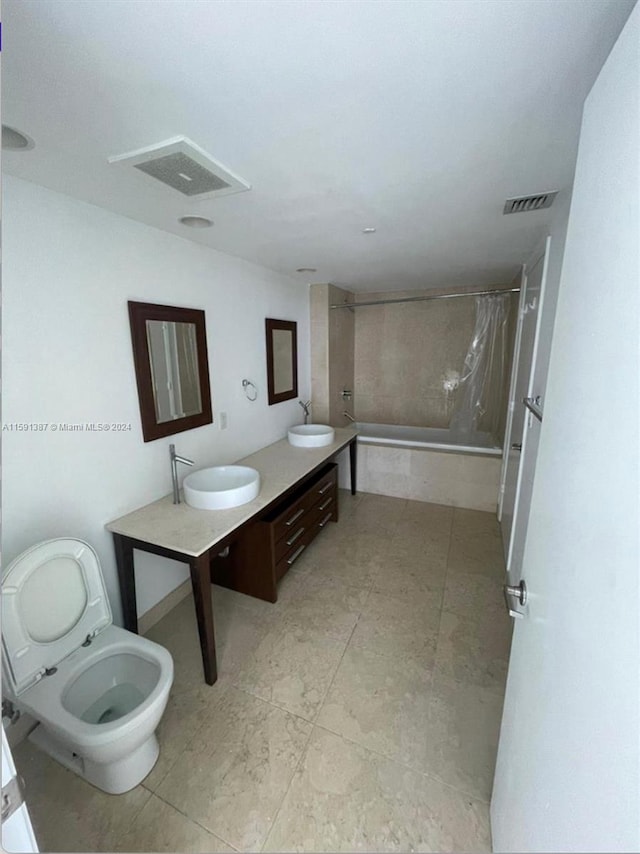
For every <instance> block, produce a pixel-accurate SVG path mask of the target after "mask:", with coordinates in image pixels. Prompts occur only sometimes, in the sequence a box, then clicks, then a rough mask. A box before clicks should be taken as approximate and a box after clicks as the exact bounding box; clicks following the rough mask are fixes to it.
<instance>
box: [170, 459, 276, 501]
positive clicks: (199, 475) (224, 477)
mask: <svg viewBox="0 0 640 854" xmlns="http://www.w3.org/2000/svg"><path fill="white" fill-rule="evenodd" d="M182 488H183V490H184V500H185V501H186V502H187V504H188V505H189V507H195V508H196V510H225V509H228V508H229V507H239V506H240V505H241V504H247V502H249V501H253V499H254V498H255V497H256V496H257V495H258V493H259V492H260V473H259V472H258V471H256V469H252V468H249V467H248V466H213V468H209V469H200V471H194V472H193V473H192V474H189V475H187V477H185V479H184V482H183V484H182Z"/></svg>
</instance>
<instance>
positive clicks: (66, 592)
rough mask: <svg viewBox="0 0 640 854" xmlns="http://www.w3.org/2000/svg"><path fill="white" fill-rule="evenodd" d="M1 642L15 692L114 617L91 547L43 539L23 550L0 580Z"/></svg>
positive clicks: (64, 539) (66, 539)
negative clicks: (0, 603)
mask: <svg viewBox="0 0 640 854" xmlns="http://www.w3.org/2000/svg"><path fill="white" fill-rule="evenodd" d="M2 594H3V595H2V646H3V652H4V659H5V664H6V675H7V678H8V680H9V682H10V685H11V688H12V691H13V693H14V694H15V696H19V695H20V694H22V693H23V692H24V691H26V690H27V689H28V688H29V687H31V686H32V685H34V684H35V683H36V682H38V681H39V680H40V679H41V678H42V677H43V676H44V675H45V671H47V670H50V669H51V668H55V667H57V665H58V664H60V662H61V661H63V660H64V659H65V658H67V657H68V656H69V655H71V654H72V653H73V652H75V650H77V649H79V648H80V647H81V646H82V644H83V643H85V641H86V640H87V638H92V637H94V636H95V635H97V634H98V633H99V632H100V631H101V630H103V629H104V628H105V627H106V626H109V625H111V623H112V619H113V618H112V614H111V607H110V605H109V599H108V596H107V592H106V589H105V586H104V580H103V578H102V571H101V569H100V562H99V560H98V556H97V554H96V553H95V551H94V550H93V548H92V547H91V546H90V545H89V544H88V543H85V542H84V541H83V540H78V539H74V538H70V537H61V538H58V539H54V540H46V541H45V542H42V543H39V544H38V545H35V546H33V547H32V548H30V549H28V550H27V551H26V552H23V554H21V555H20V556H19V557H17V558H16V559H15V560H14V561H13V562H12V563H11V564H10V565H9V567H8V568H7V570H6V572H5V573H4V577H3V580H2Z"/></svg>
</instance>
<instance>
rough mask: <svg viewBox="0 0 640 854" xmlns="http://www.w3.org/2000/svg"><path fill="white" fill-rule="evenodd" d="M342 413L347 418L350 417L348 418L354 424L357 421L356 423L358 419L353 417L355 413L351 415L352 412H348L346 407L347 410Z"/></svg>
mask: <svg viewBox="0 0 640 854" xmlns="http://www.w3.org/2000/svg"><path fill="white" fill-rule="evenodd" d="M342 414H343V415H344V417H345V418H348V419H349V421H351V423H352V424H355V423H356V419H355V418H354V417H353V415H350V414H349V413H348V412H347V410H346V409H345V411H344V412H343V413H342Z"/></svg>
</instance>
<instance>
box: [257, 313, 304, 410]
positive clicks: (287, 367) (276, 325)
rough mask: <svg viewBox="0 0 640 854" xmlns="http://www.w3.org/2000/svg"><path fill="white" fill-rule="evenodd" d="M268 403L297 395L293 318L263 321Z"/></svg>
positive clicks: (295, 332)
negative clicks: (265, 344)
mask: <svg viewBox="0 0 640 854" xmlns="http://www.w3.org/2000/svg"><path fill="white" fill-rule="evenodd" d="M265 325H266V332H267V387H268V397H269V405H270V406H271V405H272V404H274V403H281V402H282V401H284V400H290V399H291V398H293V397H297V396H298V342H297V324H296V323H295V321H293V320H275V319H273V318H271V317H268V318H267V319H266V321H265Z"/></svg>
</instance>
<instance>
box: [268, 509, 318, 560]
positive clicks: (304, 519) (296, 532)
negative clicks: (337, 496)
mask: <svg viewBox="0 0 640 854" xmlns="http://www.w3.org/2000/svg"><path fill="white" fill-rule="evenodd" d="M313 522H315V515H314V514H313V513H312V512H311V511H310V510H305V512H304V514H303V515H302V516H300V517H299V518H298V519H296V523H295V525H292V526H291V527H290V528H289V529H287V532H286V533H285V534H284V536H282V537H280V539H279V540H278V541H277V542H276V544H275V555H276V563H278V561H280V560H281V559H282V558H283V557H284V556H285V555H286V554H288V553H289V552H291V551H295V550H296V548H297V546H299V545H300V543H302V542H304V541H305V539H306V538H305V534H308V532H309V529H310V528H311V527H313V525H312V523H313Z"/></svg>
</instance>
